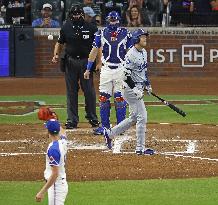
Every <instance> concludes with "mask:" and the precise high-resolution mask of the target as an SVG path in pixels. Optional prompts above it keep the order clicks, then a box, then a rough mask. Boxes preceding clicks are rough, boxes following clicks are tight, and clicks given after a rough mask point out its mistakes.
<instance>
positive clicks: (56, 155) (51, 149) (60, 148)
mask: <svg viewBox="0 0 218 205" xmlns="http://www.w3.org/2000/svg"><path fill="white" fill-rule="evenodd" d="M66 154H67V140H66V138H65V136H61V139H60V140H58V141H54V142H51V143H50V144H49V146H48V149H47V155H46V169H45V171H44V177H45V179H48V178H49V177H50V176H51V166H58V167H59V173H58V178H60V179H63V178H64V179H66V172H65V160H66Z"/></svg>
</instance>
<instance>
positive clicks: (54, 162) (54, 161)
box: [47, 149, 61, 166]
mask: <svg viewBox="0 0 218 205" xmlns="http://www.w3.org/2000/svg"><path fill="white" fill-rule="evenodd" d="M47 154H48V158H49V165H50V166H59V163H60V159H61V155H60V152H59V151H58V150H56V149H49V150H48V153H47Z"/></svg>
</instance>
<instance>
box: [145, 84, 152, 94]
mask: <svg viewBox="0 0 218 205" xmlns="http://www.w3.org/2000/svg"><path fill="white" fill-rule="evenodd" d="M146 92H147V94H148V95H151V93H152V87H151V85H147V86H146Z"/></svg>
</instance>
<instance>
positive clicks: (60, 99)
mask: <svg viewBox="0 0 218 205" xmlns="http://www.w3.org/2000/svg"><path fill="white" fill-rule="evenodd" d="M161 97H163V98H164V99H166V100H168V101H171V100H201V101H206V102H207V103H208V104H202V105H200V104H199V105H180V104H179V105H177V106H178V107H179V108H181V109H182V110H184V111H185V112H186V113H187V116H186V117H185V118H184V117H181V116H180V115H178V114H177V113H176V112H174V111H172V110H171V109H170V108H169V107H167V106H165V105H162V106H147V110H148V123H159V122H169V123H205V124H218V106H217V104H215V103H213V102H210V100H214V99H218V96H189V95H188V96H183V95H181V96H180V95H179V96H178V95H175V96H161ZM144 100H145V101H158V100H157V99H156V98H154V97H149V96H146V97H145V98H144ZM0 101H40V102H41V103H44V104H47V105H57V104H59V105H64V106H66V97H65V96H53V95H51V96H38V95H37V96H23V97H22V96H18V97H16V96H0ZM79 103H84V97H83V96H80V98H79ZM98 109H99V108H97V113H99V111H98ZM56 112H57V114H58V115H59V119H60V121H61V122H65V120H66V118H67V115H66V109H65V108H63V109H56ZM79 116H80V122H86V121H87V120H86V119H85V109H84V107H80V108H79ZM115 121H116V120H115V111H114V108H113V107H112V112H111V122H112V123H114V122H115ZM0 123H7V124H10V123H12V124H13V123H40V121H39V120H38V119H37V115H36V113H32V114H28V115H25V116H9V115H0Z"/></svg>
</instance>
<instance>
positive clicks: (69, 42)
mask: <svg viewBox="0 0 218 205" xmlns="http://www.w3.org/2000/svg"><path fill="white" fill-rule="evenodd" d="M96 31H97V27H95V26H94V25H92V24H88V23H86V22H84V24H82V25H74V24H73V23H72V22H68V23H66V25H65V27H64V28H63V32H64V36H65V43H66V46H67V47H68V49H70V50H71V51H72V50H73V51H74V52H78V53H79V52H80V51H82V50H83V51H84V50H87V52H88V53H89V52H90V50H91V46H92V42H93V40H94V34H95V32H96Z"/></svg>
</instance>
